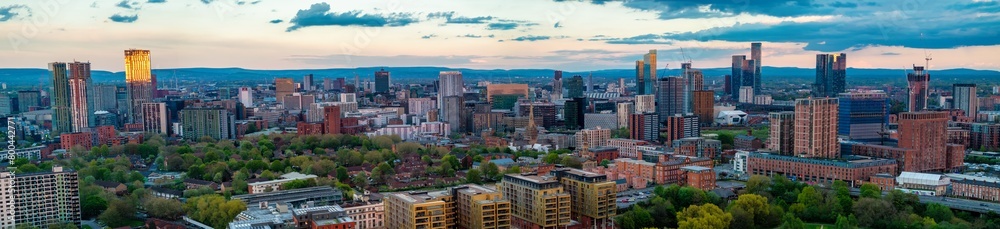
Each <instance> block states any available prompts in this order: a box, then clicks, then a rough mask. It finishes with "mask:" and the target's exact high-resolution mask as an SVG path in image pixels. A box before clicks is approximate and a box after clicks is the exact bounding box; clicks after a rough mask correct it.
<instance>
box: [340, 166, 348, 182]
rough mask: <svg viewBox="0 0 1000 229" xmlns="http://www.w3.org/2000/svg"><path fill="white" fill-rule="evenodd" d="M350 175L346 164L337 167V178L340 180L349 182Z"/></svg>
mask: <svg viewBox="0 0 1000 229" xmlns="http://www.w3.org/2000/svg"><path fill="white" fill-rule="evenodd" d="M349 178H350V176H349V175H348V174H347V168H345V167H344V166H340V167H337V180H339V181H340V182H347V179H349Z"/></svg>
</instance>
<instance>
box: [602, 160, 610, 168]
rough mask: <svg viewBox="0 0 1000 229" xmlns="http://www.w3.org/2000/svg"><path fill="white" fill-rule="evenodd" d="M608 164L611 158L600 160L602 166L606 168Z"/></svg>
mask: <svg viewBox="0 0 1000 229" xmlns="http://www.w3.org/2000/svg"><path fill="white" fill-rule="evenodd" d="M610 164H611V160H608V159H604V160H601V166H604V168H607V167H608V165H610Z"/></svg>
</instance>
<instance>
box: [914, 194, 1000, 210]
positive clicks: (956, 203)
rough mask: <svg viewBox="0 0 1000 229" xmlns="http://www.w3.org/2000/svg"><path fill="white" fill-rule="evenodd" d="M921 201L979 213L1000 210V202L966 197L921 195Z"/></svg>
mask: <svg viewBox="0 0 1000 229" xmlns="http://www.w3.org/2000/svg"><path fill="white" fill-rule="evenodd" d="M920 202H921V203H938V204H941V205H944V206H947V207H949V208H953V209H960V210H965V211H974V212H979V213H986V212H990V211H992V212H1000V204H997V203H991V202H983V201H975V200H966V199H958V198H949V197H944V198H942V197H937V196H920Z"/></svg>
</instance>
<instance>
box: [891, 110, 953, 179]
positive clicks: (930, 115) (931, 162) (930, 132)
mask: <svg viewBox="0 0 1000 229" xmlns="http://www.w3.org/2000/svg"><path fill="white" fill-rule="evenodd" d="M948 118H949V116H948V113H947V112H930V111H922V112H903V113H900V114H899V129H898V131H897V132H898V133H899V147H900V148H907V149H915V150H916V151H915V152H916V153H915V154H913V156H912V157H907V158H905V161H906V162H910V163H907V164H906V165H905V166H906V171H912V172H940V171H950V170H954V169H955V167H949V165H950V166H961V163H958V164H954V163H953V162H951V160H952V159H951V158H954V157H958V156H959V155H954V154H961V157H962V158H964V157H965V155H964V148H963V149H962V150H963V152H955V150H957V146H949V145H948ZM949 147H953V148H952V150H951V152H949V149H948V148H949ZM949 153H951V154H953V155H949Z"/></svg>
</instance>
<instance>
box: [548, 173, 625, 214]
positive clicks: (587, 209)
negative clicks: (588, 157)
mask: <svg viewBox="0 0 1000 229" xmlns="http://www.w3.org/2000/svg"><path fill="white" fill-rule="evenodd" d="M551 174H552V176H555V177H556V179H558V180H559V183H560V184H562V186H563V190H565V191H566V192H567V193H569V196H570V206H571V207H570V218H571V219H573V220H576V221H577V222H579V223H580V224H582V226H581V227H582V228H611V226H613V225H614V222H613V221H612V220H613V219H614V217H615V215H616V214H615V213H616V211H617V210H618V207H617V205H616V203H615V200H616V199H615V197H616V195H617V193H618V189H617V188H616V187H615V182H614V181H611V180H608V177H607V175H604V174H597V173H592V172H587V171H583V170H579V169H571V168H559V169H555V170H552V171H551Z"/></svg>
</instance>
